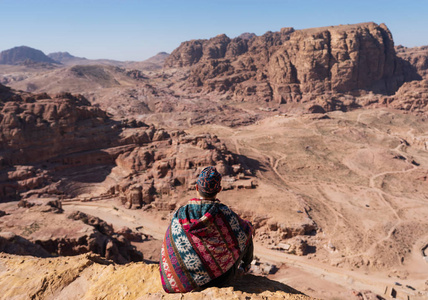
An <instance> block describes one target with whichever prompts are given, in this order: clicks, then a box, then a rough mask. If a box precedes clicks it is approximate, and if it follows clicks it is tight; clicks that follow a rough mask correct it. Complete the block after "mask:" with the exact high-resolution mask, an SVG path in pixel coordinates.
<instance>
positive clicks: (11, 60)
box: [0, 46, 59, 65]
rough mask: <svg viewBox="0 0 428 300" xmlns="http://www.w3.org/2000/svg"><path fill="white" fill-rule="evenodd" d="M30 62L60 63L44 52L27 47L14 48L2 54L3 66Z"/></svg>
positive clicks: (0, 61)
mask: <svg viewBox="0 0 428 300" xmlns="http://www.w3.org/2000/svg"><path fill="white" fill-rule="evenodd" d="M29 61H30V62H36V63H51V64H58V63H59V62H57V61H56V60H53V59H52V58H50V57H49V56H47V55H46V54H44V53H43V52H42V51H40V50H37V49H34V48H31V47H27V46H19V47H14V48H11V49H8V50H4V51H2V52H0V64H2V65H19V64H22V63H25V62H29Z"/></svg>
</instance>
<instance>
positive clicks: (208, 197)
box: [198, 185, 218, 199]
mask: <svg viewBox="0 0 428 300" xmlns="http://www.w3.org/2000/svg"><path fill="white" fill-rule="evenodd" d="M198 187H199V185H198ZM198 192H199V194H200V195H201V196H202V197H204V198H207V199H211V198H215V196H216V195H217V194H218V193H214V194H208V193H205V192H202V191H201V189H198Z"/></svg>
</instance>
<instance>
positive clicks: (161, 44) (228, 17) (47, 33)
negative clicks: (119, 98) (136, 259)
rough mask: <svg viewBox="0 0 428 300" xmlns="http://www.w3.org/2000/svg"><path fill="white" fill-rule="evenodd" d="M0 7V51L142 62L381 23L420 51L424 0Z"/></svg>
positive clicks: (426, 34)
mask: <svg viewBox="0 0 428 300" xmlns="http://www.w3.org/2000/svg"><path fill="white" fill-rule="evenodd" d="M296 2H297V1H277V0H268V1H264V2H263V3H262V2H260V1H255V0H248V1H243V0H234V1H225V0H218V1H211V2H209V3H208V2H204V3H202V2H201V1H193V0H192V1H182V2H177V1H169V0H167V1H162V2H157V3H151V2H149V1H136V0H130V1H120V2H119V1H112V0H107V1H97V0H92V1H82V0H77V1H73V2H72V3H71V2H70V3H68V2H65V1H52V0H41V1H37V2H35V1H34V2H33V1H29V0H22V1H13V2H12V1H2V0H0V4H1V6H2V10H1V11H0V26H1V28H3V30H2V31H1V32H0V40H1V41H2V42H1V44H0V51H3V50H7V49H10V48H13V47H17V46H28V47H31V48H35V49H39V50H41V51H43V52H44V53H45V54H49V53H52V52H69V53H70V54H71V55H74V56H78V57H86V58H88V59H113V60H120V61H126V60H128V61H130V60H132V61H142V60H145V59H147V58H149V57H151V56H154V55H156V54H157V53H159V52H168V53H171V52H172V51H173V50H174V49H175V48H176V47H178V46H179V45H180V43H181V42H183V41H187V40H191V39H207V38H211V37H213V36H216V35H218V34H222V33H224V34H226V35H227V36H229V37H231V38H233V37H236V36H238V35H240V34H242V33H244V32H251V33H255V34H257V35H262V34H264V33H265V32H267V31H279V30H280V29H281V28H282V27H294V28H295V29H304V28H311V27H322V26H331V25H340V24H354V23H363V22H375V23H378V24H380V23H385V24H386V25H387V26H388V28H389V29H390V31H391V32H392V34H393V37H394V42H395V45H400V44H401V45H403V46H406V47H415V46H422V45H427V44H428V20H427V18H426V12H427V11H428V2H426V1H407V2H403V1H396V0H393V1H384V0H378V1H367V0H363V1H358V2H352V3H351V2H349V3H344V1H337V0H334V1H322V2H321V1H315V0H310V1H304V2H298V3H296Z"/></svg>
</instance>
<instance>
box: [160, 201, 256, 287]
mask: <svg viewBox="0 0 428 300" xmlns="http://www.w3.org/2000/svg"><path fill="white" fill-rule="evenodd" d="M252 234H253V227H252V225H251V223H250V222H248V221H245V220H243V219H241V218H240V217H239V216H238V215H237V214H236V213H234V212H233V211H232V210H231V209H230V208H229V207H227V206H226V205H224V204H222V203H220V202H219V201H218V200H215V201H208V200H201V199H197V198H194V199H191V200H190V201H189V202H188V204H187V205H185V206H182V207H180V208H179V209H178V210H177V211H176V212H175V213H174V215H173V217H172V220H171V223H170V225H169V227H168V229H167V231H166V234H165V238H164V241H163V243H162V248H161V255H160V264H159V271H160V275H161V280H162V286H163V288H164V290H165V291H166V292H167V293H186V292H190V291H192V290H194V289H195V288H197V287H199V286H202V285H204V284H206V283H208V282H210V281H211V280H213V279H215V278H217V277H219V276H221V275H223V274H224V273H226V272H227V271H228V270H229V269H230V268H231V267H232V266H233V265H234V264H235V263H236V261H237V260H238V259H239V257H240V255H241V253H242V251H244V249H245V248H246V246H247V245H248V243H249V242H250V240H251V237H252Z"/></svg>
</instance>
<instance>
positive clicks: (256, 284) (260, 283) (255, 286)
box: [229, 274, 303, 294]
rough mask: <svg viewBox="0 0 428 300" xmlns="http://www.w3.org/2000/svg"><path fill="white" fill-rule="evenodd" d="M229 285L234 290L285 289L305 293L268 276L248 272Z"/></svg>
mask: <svg viewBox="0 0 428 300" xmlns="http://www.w3.org/2000/svg"><path fill="white" fill-rule="evenodd" d="M229 286H231V287H233V288H234V290H237V291H241V292H246V293H262V292H264V291H269V292H277V291H283V292H286V293H289V294H303V293H302V292H299V291H298V290H295V289H293V288H292V287H289V286H288V285H286V284H283V283H281V282H278V281H275V280H270V279H269V278H267V277H263V276H255V275H251V274H246V275H244V276H243V277H241V278H239V279H237V280H235V281H234V282H233V283H232V284H230V285H229Z"/></svg>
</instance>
